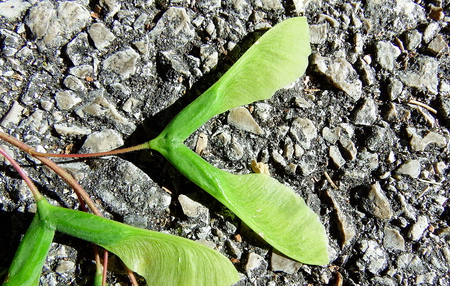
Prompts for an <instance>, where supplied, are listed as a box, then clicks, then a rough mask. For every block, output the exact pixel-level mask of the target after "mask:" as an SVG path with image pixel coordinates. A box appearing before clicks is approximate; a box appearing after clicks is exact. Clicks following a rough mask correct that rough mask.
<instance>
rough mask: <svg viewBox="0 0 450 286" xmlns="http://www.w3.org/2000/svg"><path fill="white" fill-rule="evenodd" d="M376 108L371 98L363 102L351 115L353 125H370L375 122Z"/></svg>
mask: <svg viewBox="0 0 450 286" xmlns="http://www.w3.org/2000/svg"><path fill="white" fill-rule="evenodd" d="M377 114H378V107H377V105H376V104H375V101H374V100H373V99H371V98H367V99H365V100H364V102H363V104H362V105H361V106H359V107H358V108H357V109H356V110H355V111H354V113H353V123H354V124H356V125H368V126H370V125H372V124H373V123H375V121H376V120H377Z"/></svg>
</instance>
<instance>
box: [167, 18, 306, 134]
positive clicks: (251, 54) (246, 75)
mask: <svg viewBox="0 0 450 286" xmlns="http://www.w3.org/2000/svg"><path fill="white" fill-rule="evenodd" d="M310 53H311V48H310V45H309V28H308V23H307V22H306V18H304V17H297V18H290V19H288V20H285V21H283V22H281V23H279V24H278V25H276V26H274V27H273V28H271V29H270V30H269V31H268V32H266V33H265V34H264V35H263V36H262V37H261V38H259V40H258V41H256V42H255V43H254V44H253V46H251V47H250V48H249V49H248V50H247V51H246V52H245V54H244V55H243V56H242V57H241V58H240V59H239V60H238V61H237V62H236V63H235V64H234V65H233V66H232V67H231V68H230V69H229V70H228V71H227V72H226V73H225V74H224V75H223V76H222V77H221V78H220V79H219V80H218V81H217V82H216V83H215V84H214V85H213V86H211V87H210V88H209V89H208V90H207V91H206V92H205V93H203V94H202V95H201V96H200V97H198V98H197V99H196V100H195V101H193V102H192V103H191V104H190V105H188V106H187V107H186V108H185V109H184V110H183V111H182V112H180V113H179V114H178V115H177V116H176V117H175V118H174V119H173V121H172V122H171V123H170V124H169V125H168V126H167V128H166V129H165V130H164V131H163V132H162V134H161V136H163V137H165V136H167V137H170V138H171V139H170V140H175V141H184V140H185V139H186V138H187V137H188V136H189V135H190V134H191V133H192V132H194V131H195V130H197V129H198V128H199V127H200V126H201V125H203V124H204V123H205V122H206V121H208V120H209V119H210V118H211V117H213V116H215V115H217V114H220V113H222V112H225V111H227V110H229V109H231V108H234V107H237V106H241V105H245V104H249V103H252V102H254V101H257V100H263V99H268V98H270V97H272V95H273V94H274V93H275V91H277V90H278V89H280V88H283V87H285V86H286V85H288V84H290V83H292V82H294V81H295V80H297V79H298V78H299V77H300V76H301V75H302V74H303V73H304V72H305V70H306V67H307V66H308V56H309V55H310ZM187 122H189V124H186V123H187Z"/></svg>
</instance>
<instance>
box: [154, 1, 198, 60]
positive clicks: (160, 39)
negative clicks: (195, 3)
mask: <svg viewBox="0 0 450 286" xmlns="http://www.w3.org/2000/svg"><path fill="white" fill-rule="evenodd" d="M195 35H196V34H195V31H194V28H193V26H192V24H191V19H190V18H189V16H188V14H187V13H186V9H185V8H175V7H169V8H168V9H167V11H166V12H165V13H164V14H163V15H162V17H161V18H160V19H159V20H158V22H157V23H156V26H155V27H154V28H153V29H152V30H151V31H150V32H149V40H150V42H154V43H155V45H156V48H157V49H158V50H163V51H167V50H175V49H180V48H182V47H184V45H186V43H188V42H189V41H190V40H191V39H192V38H193V37H194V36H195ZM168 39H170V40H168Z"/></svg>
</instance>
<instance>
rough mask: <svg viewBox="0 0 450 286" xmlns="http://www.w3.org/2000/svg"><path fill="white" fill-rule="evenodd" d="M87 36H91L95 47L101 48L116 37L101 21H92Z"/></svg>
mask: <svg viewBox="0 0 450 286" xmlns="http://www.w3.org/2000/svg"><path fill="white" fill-rule="evenodd" d="M88 33H89V36H90V37H91V39H92V41H93V42H94V45H95V47H96V48H97V49H99V50H103V49H104V48H106V47H107V46H109V45H110V44H111V42H112V41H113V40H114V39H115V38H116V37H115V36H114V34H113V33H111V31H110V30H109V29H108V28H106V26H105V25H103V24H102V23H94V24H92V25H91V27H90V28H89V31H88Z"/></svg>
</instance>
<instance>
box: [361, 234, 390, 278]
mask: <svg viewBox="0 0 450 286" xmlns="http://www.w3.org/2000/svg"><path fill="white" fill-rule="evenodd" d="M361 251H362V252H363V253H364V255H363V257H362V260H363V261H364V264H366V265H367V267H366V270H368V271H369V272H371V273H372V274H378V273H379V272H380V271H382V270H384V269H385V268H386V266H387V255H386V253H385V252H384V251H383V249H382V248H381V247H380V245H379V244H378V243H377V242H376V241H375V240H363V241H362V242H361Z"/></svg>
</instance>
